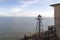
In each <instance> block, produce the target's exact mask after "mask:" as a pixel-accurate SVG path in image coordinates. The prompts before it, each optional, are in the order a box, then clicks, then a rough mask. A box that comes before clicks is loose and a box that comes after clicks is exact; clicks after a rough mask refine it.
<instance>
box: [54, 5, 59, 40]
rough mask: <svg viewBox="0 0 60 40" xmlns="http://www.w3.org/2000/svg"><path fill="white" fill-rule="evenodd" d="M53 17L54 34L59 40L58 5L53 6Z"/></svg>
mask: <svg viewBox="0 0 60 40" xmlns="http://www.w3.org/2000/svg"><path fill="white" fill-rule="evenodd" d="M54 19H55V27H56V34H57V37H58V38H59V40H60V5H56V6H54Z"/></svg>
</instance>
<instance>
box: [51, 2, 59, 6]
mask: <svg viewBox="0 0 60 40" xmlns="http://www.w3.org/2000/svg"><path fill="white" fill-rule="evenodd" d="M57 5H60V3H57V4H52V5H50V6H57Z"/></svg>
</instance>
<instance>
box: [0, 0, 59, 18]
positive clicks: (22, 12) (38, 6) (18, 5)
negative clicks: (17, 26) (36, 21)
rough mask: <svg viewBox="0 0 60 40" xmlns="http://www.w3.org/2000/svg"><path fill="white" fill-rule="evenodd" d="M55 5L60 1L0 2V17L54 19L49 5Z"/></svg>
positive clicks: (24, 0) (3, 0)
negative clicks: (39, 16)
mask: <svg viewBox="0 0 60 40" xmlns="http://www.w3.org/2000/svg"><path fill="white" fill-rule="evenodd" d="M56 3H60V0H0V16H7V17H8V16H16V17H36V16H37V15H39V14H40V15H41V16H43V17H54V8H53V7H51V6H50V5H51V4H56Z"/></svg>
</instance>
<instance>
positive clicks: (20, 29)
mask: <svg viewBox="0 0 60 40" xmlns="http://www.w3.org/2000/svg"><path fill="white" fill-rule="evenodd" d="M36 22H37V21H36V18H34V17H0V40H21V38H23V36H24V34H25V33H29V32H32V33H33V32H35V29H36ZM42 24H43V28H44V30H47V27H48V26H49V25H54V19H53V18H52V17H45V18H43V20H42Z"/></svg>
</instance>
